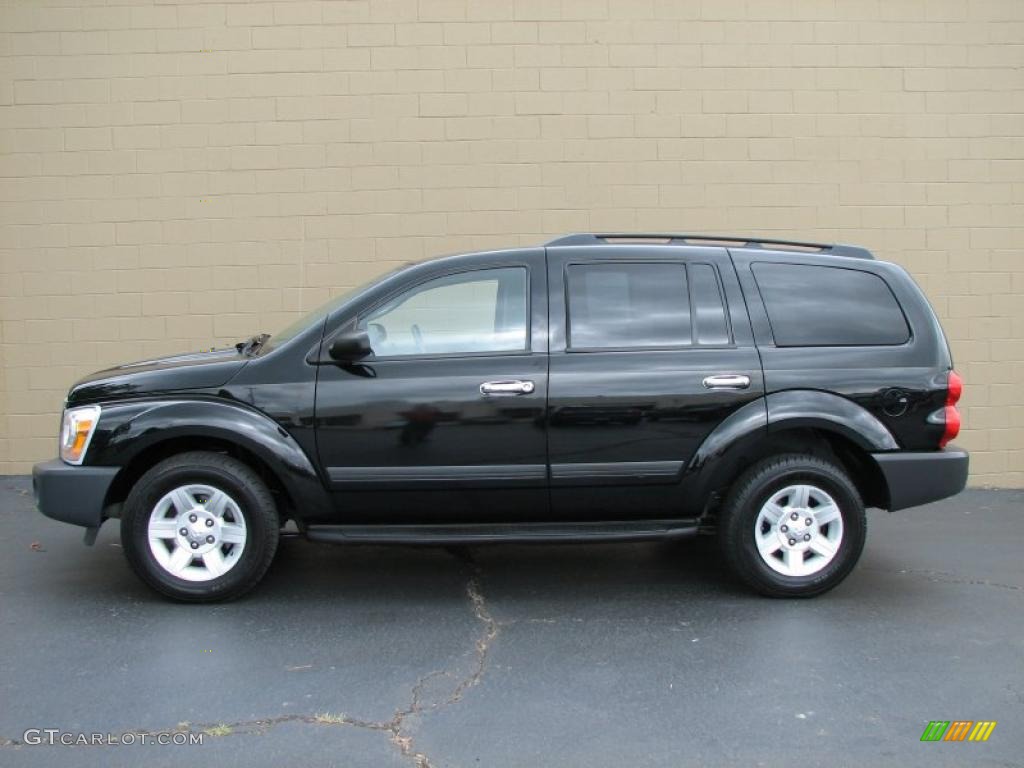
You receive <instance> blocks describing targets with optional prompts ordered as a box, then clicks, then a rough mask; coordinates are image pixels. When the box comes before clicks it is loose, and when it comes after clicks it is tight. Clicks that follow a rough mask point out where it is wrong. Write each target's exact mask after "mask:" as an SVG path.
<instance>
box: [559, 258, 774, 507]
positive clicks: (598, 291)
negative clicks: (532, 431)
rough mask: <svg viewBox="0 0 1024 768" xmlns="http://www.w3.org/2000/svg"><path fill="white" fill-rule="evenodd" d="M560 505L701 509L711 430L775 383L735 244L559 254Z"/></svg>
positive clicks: (760, 395)
mask: <svg viewBox="0 0 1024 768" xmlns="http://www.w3.org/2000/svg"><path fill="white" fill-rule="evenodd" d="M548 262H549V263H548V268H549V272H548V279H549V282H550V283H551V331H550V347H551V363H550V384H549V426H548V442H549V455H550V461H551V508H552V514H553V515H554V516H555V517H556V518H559V519H573V518H575V519H590V520H594V519H619V520H624V519H629V518H671V517H687V516H691V515H692V514H694V512H693V507H694V506H695V505H698V504H699V502H700V501H701V500H693V499H687V498H685V497H684V494H683V486H682V484H681V482H680V480H681V478H682V476H683V472H684V469H685V467H686V465H687V462H688V461H689V460H690V459H691V457H692V456H693V455H694V452H695V451H696V450H697V448H698V447H699V446H700V444H701V442H702V441H703V440H704V438H705V437H707V435H708V434H709V433H710V432H711V431H712V430H713V429H714V428H715V427H716V426H717V425H718V424H719V423H721V422H722V420H723V419H725V418H726V417H727V416H728V415H729V414H730V413H732V412H733V411H735V410H736V409H738V408H740V407H741V406H743V405H745V404H746V403H748V402H750V401H751V400H754V399H757V398H760V397H762V396H763V394H764V383H763V376H762V373H761V365H760V359H759V357H758V354H757V350H756V348H755V347H754V342H753V338H752V334H751V330H750V324H749V321H748V320H747V316H746V312H745V310H744V305H743V297H742V294H741V293H740V287H739V283H738V281H737V279H736V273H735V270H734V268H733V265H732V261H731V259H730V258H729V255H728V253H727V252H726V250H725V249H724V248H701V249H695V248H677V247H673V246H668V245H665V246H656V247H655V248H651V247H650V246H645V247H638V248H628V249H626V248H615V249H612V248H603V247H602V246H600V245H597V246H581V247H562V248H557V249H555V248H553V249H551V250H550V251H549V260H548Z"/></svg>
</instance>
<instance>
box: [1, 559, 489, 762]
mask: <svg viewBox="0 0 1024 768" xmlns="http://www.w3.org/2000/svg"><path fill="white" fill-rule="evenodd" d="M450 553H451V554H452V555H453V556H455V557H456V558H457V559H459V560H461V561H462V562H464V563H466V564H467V565H469V567H470V569H471V575H470V578H469V581H468V582H467V584H466V596H467V597H468V598H469V602H470V605H471V606H472V608H473V616H474V618H475V619H476V620H477V622H479V624H480V625H481V626H482V631H481V633H480V636H479V637H478V638H477V639H476V642H475V643H474V660H473V663H472V665H471V667H470V670H469V672H468V673H467V674H465V675H463V676H462V677H461V678H458V681H457V682H456V684H455V685H454V687H453V688H452V689H451V692H450V693H449V694H448V695H447V696H445V697H443V698H441V699H439V700H437V701H433V702H426V703H424V691H425V689H426V686H427V684H428V683H430V682H431V681H432V680H435V679H437V678H441V677H448V678H450V677H452V675H453V673H452V672H451V671H449V670H435V671H433V672H429V673H427V674H425V675H422V676H421V677H419V678H418V679H417V680H416V683H415V684H414V685H413V687H412V689H411V692H410V700H409V704H408V706H406V707H405V708H404V709H399V710H396V711H395V714H394V716H392V718H391V719H390V720H363V719H360V718H355V717H349V716H348V715H345V714H340V715H331V714H327V713H324V714H312V715H310V714H298V713H295V714H287V715H278V716H276V717H267V718H257V719H253V720H240V721H237V722H233V723H223V722H220V723H189V724H188V727H183V725H184V724H179V725H178V726H177V727H175V728H173V729H170V730H166V731H151V730H127V731H122V732H121V733H120V734H119V737H124V736H129V735H131V736H136V737H137V736H141V735H152V734H156V733H207V734H208V735H210V736H214V737H215V738H223V737H224V736H234V735H244V734H253V733H259V734H262V733H265V732H266V731H267V730H268V729H270V728H273V727H274V726H277V725H283V724H285V723H305V724H309V725H319V726H325V727H350V728H363V729H366V730H370V731H378V732H381V733H387V734H388V739H389V741H390V742H391V744H393V745H394V746H395V747H396V748H397V749H398V750H399V752H400V753H401V755H402V757H405V758H408V759H409V760H411V761H412V764H413V765H414V766H415V768H431V762H430V759H429V758H428V757H427V755H425V754H424V753H423V752H418V751H416V749H415V747H414V745H413V738H412V736H411V735H409V733H408V732H407V730H406V720H407V718H409V717H413V716H418V715H423V714H425V713H427V712H436V711H437V710H440V709H443V708H445V707H448V706H451V705H452V704H456V703H458V702H459V701H461V700H462V697H463V696H464V695H465V694H466V692H467V691H469V690H470V689H471V688H473V687H475V686H477V685H479V684H480V681H481V680H482V679H483V676H484V673H485V672H486V670H487V660H488V656H489V654H490V650H491V645H492V644H493V642H494V640H495V639H496V638H497V637H498V633H499V631H500V625H499V623H498V621H497V620H496V619H495V618H494V617H493V616H491V612H490V609H489V608H488V607H487V600H486V598H485V597H484V594H483V591H482V590H481V587H480V581H481V578H482V572H481V569H480V566H479V565H478V564H477V563H476V561H475V560H474V559H473V557H472V555H471V554H470V553H469V552H461V551H451V550H450ZM211 729H227V730H228V732H227V733H223V734H220V735H215V734H211V733H209V731H210V730H211ZM21 746H23V745H22V743H21V742H20V741H18V740H17V739H0V747H14V748H16V749H17V748H20V747H21Z"/></svg>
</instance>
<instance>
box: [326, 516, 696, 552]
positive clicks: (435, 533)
mask: <svg viewBox="0 0 1024 768" xmlns="http://www.w3.org/2000/svg"><path fill="white" fill-rule="evenodd" d="M697 529H698V525H697V522H696V521H693V520H629V521H617V522H607V523H472V524H466V525H450V524H444V525H311V526H309V527H308V528H307V529H306V538H308V539H310V540H311V541H325V542H331V543H334V544H427V545H431V544H432V545H443V546H452V545H458V544H497V543H514V544H552V543H566V544H571V543H575V542H593V541H609V542H613V541H647V540H651V539H685V538H688V537H690V536H695V535H696V534H697Z"/></svg>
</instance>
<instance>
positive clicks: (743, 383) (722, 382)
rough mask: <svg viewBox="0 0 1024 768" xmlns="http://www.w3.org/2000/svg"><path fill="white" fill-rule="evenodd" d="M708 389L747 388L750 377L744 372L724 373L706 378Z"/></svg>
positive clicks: (705, 384)
mask: <svg viewBox="0 0 1024 768" xmlns="http://www.w3.org/2000/svg"><path fill="white" fill-rule="evenodd" d="M704 386H705V388H707V389H746V388H747V387H749V386H750V377H749V376H744V375H743V374H742V373H722V374H719V375H718V376H708V377H707V378H706V379H704Z"/></svg>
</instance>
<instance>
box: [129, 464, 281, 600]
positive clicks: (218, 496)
mask: <svg viewBox="0 0 1024 768" xmlns="http://www.w3.org/2000/svg"><path fill="white" fill-rule="evenodd" d="M279 530H280V521H279V519H278V516H277V510H276V507H275V505H274V500H273V497H272V496H271V495H270V491H269V490H268V489H267V486H266V484H265V483H264V482H263V481H262V480H261V479H260V477H259V475H257V474H256V473H255V472H254V471H253V470H252V469H251V468H250V467H248V466H247V465H246V464H243V463H242V462H241V461H239V460H238V459H235V458H233V457H231V456H226V455H224V454H219V453H207V452H200V451H196V452H191V453H183V454H180V455H178V456H172V457H171V458H169V459H166V460H165V461H162V462H160V463H159V464H157V465H156V466H154V467H153V468H152V469H150V470H149V471H148V472H146V473H145V474H144V475H143V476H142V477H141V478H140V479H139V480H138V482H137V483H136V484H135V487H134V488H132V490H131V493H129V494H128V498H127V499H126V500H125V504H124V515H123V517H122V519H121V544H122V546H123V547H124V551H125V555H126V556H127V558H128V563H129V564H130V565H131V567H132V569H133V570H134V571H135V573H136V574H138V576H139V577H140V578H141V579H142V580H143V581H144V582H146V583H147V584H148V585H149V586H150V587H152V588H153V589H155V590H156V591H158V592H160V593H162V594H164V595H166V596H168V597H171V598H173V599H175V600H182V601H187V602H205V601H213V600H230V599H234V598H236V597H239V596H240V595H242V594H243V593H245V592H247V591H248V590H250V589H252V587H254V586H255V585H256V584H257V582H259V580H260V579H261V578H262V577H263V574H264V573H266V571H267V568H269V567H270V563H271V561H272V560H273V558H274V553H275V552H276V550H277V542H278V533H279Z"/></svg>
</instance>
